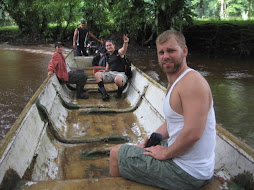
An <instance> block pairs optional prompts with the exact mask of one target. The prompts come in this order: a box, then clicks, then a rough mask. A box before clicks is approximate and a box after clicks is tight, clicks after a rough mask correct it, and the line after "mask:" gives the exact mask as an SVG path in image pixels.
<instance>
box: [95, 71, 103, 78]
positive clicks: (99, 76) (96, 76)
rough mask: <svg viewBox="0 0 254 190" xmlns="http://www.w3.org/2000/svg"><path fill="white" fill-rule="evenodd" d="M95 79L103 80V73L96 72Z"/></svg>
mask: <svg viewBox="0 0 254 190" xmlns="http://www.w3.org/2000/svg"><path fill="white" fill-rule="evenodd" d="M94 78H95V79H102V74H101V72H96V73H95V74H94Z"/></svg>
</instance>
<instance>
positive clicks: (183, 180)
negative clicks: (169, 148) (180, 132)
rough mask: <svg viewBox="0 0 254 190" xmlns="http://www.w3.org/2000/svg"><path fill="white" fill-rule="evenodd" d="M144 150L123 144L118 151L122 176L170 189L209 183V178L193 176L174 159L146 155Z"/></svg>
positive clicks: (196, 187)
mask: <svg viewBox="0 0 254 190" xmlns="http://www.w3.org/2000/svg"><path fill="white" fill-rule="evenodd" d="M163 145H164V144H163ZM164 146H165V145H164ZM144 151H145V150H144V149H143V148H140V147H137V146H131V145H127V144H125V145H123V146H121V148H120V150H119V152H118V165H119V171H120V174H121V175H122V177H124V178H127V179H130V180H132V181H136V182H139V183H143V184H147V185H152V186H155V187H159V188H163V189H170V190H192V189H198V188H199V187H201V186H203V185H205V184H207V183H208V181H207V180H200V179H196V178H194V177H192V176H191V175H190V174H188V173H187V172H185V171H184V170H182V169H181V168H180V167H179V166H178V165H177V164H175V162H174V161H173V160H172V159H169V160H163V161H161V160H156V159H154V158H153V157H151V156H146V155H144V154H143V153H144Z"/></svg>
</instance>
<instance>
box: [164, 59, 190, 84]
mask: <svg viewBox="0 0 254 190" xmlns="http://www.w3.org/2000/svg"><path fill="white" fill-rule="evenodd" d="M188 68H189V67H188V66H187V63H184V64H183V65H182V66H181V67H180V68H179V69H178V71H176V72H175V73H167V79H168V82H169V84H170V85H172V84H173V83H174V82H175V81H176V79H177V78H178V77H179V76H180V75H181V74H182V73H183V72H184V71H186V70H187V69H188Z"/></svg>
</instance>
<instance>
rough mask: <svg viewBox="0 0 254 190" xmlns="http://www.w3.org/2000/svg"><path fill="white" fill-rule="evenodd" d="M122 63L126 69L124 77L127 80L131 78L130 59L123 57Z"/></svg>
mask: <svg viewBox="0 0 254 190" xmlns="http://www.w3.org/2000/svg"><path fill="white" fill-rule="evenodd" d="M122 61H123V63H124V65H125V66H126V68H125V74H126V76H127V77H128V79H131V77H132V71H131V64H132V63H131V61H130V59H128V58H127V57H126V55H124V58H122Z"/></svg>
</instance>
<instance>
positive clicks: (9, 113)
mask: <svg viewBox="0 0 254 190" xmlns="http://www.w3.org/2000/svg"><path fill="white" fill-rule="evenodd" d="M53 51H54V48H53V46H52V45H44V46H9V45H3V44H2V45H0V67H1V69H0V141H1V140H2V139H3V138H4V137H5V135H6V133H7V132H8V131H9V129H10V127H11V126H12V124H13V123H14V122H15V120H16V119H17V117H18V116H19V114H20V113H21V111H22V110H23V108H24V107H25V105H26V104H27V102H28V101H29V99H30V98H31V97H32V95H33V94H34V93H35V91H36V90H37V89H38V88H39V86H40V85H41V84H42V82H43V81H44V79H45V78H46V76H47V65H48V62H49V60H50V58H51V56H52V54H53ZM67 51H70V49H67V50H66V52H67ZM131 60H132V63H133V64H134V65H135V66H137V67H138V68H140V69H141V70H142V71H144V72H145V73H146V74H148V75H149V76H150V77H152V78H153V79H155V80H156V81H157V82H159V83H160V84H162V85H163V86H167V79H166V77H165V75H164V74H163V73H162V72H161V70H160V68H159V66H158V64H157V58H156V55H155V53H152V54H151V55H146V56H132V57H131ZM187 62H188V65H189V66H190V67H192V68H194V69H196V70H198V71H199V72H200V73H201V74H202V75H203V76H204V77H205V78H206V79H207V81H208V83H209V84H210V86H211V89H212V93H213V97H214V106H215V111H216V119H217V123H219V124H220V125H222V126H223V127H224V128H226V129H227V130H228V131H230V132H231V133H233V134H234V135H235V136H237V137H238V138H240V139H241V140H243V141H245V142H246V143H247V144H249V145H250V146H251V147H253V148H254V126H253V123H254V115H253V113H254V58H248V59H243V58H241V59H240V58H232V57H223V58H208V57H207V56H205V55H201V54H191V53H190V54H189V56H188V59H187Z"/></svg>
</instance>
